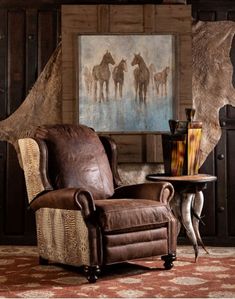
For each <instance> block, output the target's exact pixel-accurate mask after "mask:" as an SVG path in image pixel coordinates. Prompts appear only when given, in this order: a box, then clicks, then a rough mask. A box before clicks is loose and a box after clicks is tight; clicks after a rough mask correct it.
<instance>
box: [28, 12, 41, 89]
mask: <svg viewBox="0 0 235 299" xmlns="http://www.w3.org/2000/svg"><path fill="white" fill-rule="evenodd" d="M37 25H38V14H37V10H36V9H28V10H27V11H26V41H25V43H26V66H25V67H26V78H25V81H26V82H25V87H26V92H27V91H29V90H30V88H31V87H32V86H33V84H34V82H35V81H36V79H37V63H38V57H37V46H38V45H37V39H38V31H37V29H38V28H37Z"/></svg>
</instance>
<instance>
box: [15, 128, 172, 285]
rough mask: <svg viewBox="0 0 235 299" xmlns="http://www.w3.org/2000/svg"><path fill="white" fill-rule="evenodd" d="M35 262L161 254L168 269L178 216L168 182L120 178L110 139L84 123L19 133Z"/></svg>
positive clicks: (83, 262) (93, 276)
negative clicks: (131, 182) (129, 182)
mask: <svg viewBox="0 0 235 299" xmlns="http://www.w3.org/2000/svg"><path fill="white" fill-rule="evenodd" d="M19 146H20V151H21V157H22V163H23V168H24V173H25V180H26V187H27V192H28V198H29V203H30V207H31V208H32V209H33V210H34V211H35V212H36V213H35V215H36V226H37V240H38V250H39V257H40V263H41V264H45V263H47V262H48V261H49V260H50V261H54V262H60V263H63V264H69V265H76V266H84V269H85V272H86V275H87V279H88V281H90V282H95V281H96V280H97V273H98V272H99V271H100V266H104V265H107V264H112V263H118V262H123V261H127V260H132V259H138V258H144V257H150V256H161V257H162V259H163V260H164V266H165V268H166V269H171V268H172V266H173V261H174V259H175V255H176V237H177V233H176V220H175V218H174V216H173V215H172V213H171V210H170V207H169V201H170V200H171V198H172V196H173V193H174V190H173V187H172V185H171V184H169V183H167V182H166V183H164V182H161V183H160V182H159V183H145V184H138V185H129V186H121V181H120V178H119V176H118V172H117V153H116V145H115V143H114V142H113V141H112V140H111V139H109V138H106V137H100V138H99V137H98V135H97V134H96V133H95V132H94V131H93V130H92V129H90V128H88V127H86V126H82V125H80V126H76V125H53V126H44V127H40V128H38V129H37V131H36V134H35V138H25V139H20V140H19Z"/></svg>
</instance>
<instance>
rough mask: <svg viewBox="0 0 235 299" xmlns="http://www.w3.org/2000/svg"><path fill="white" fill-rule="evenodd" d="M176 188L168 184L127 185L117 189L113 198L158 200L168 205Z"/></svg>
mask: <svg viewBox="0 0 235 299" xmlns="http://www.w3.org/2000/svg"><path fill="white" fill-rule="evenodd" d="M173 195H174V188H173V186H172V184H171V183H168V182H156V183H143V184H136V185H127V186H122V187H119V188H117V189H115V192H114V195H113V196H112V198H137V199H138V198H139V199H151V200H158V201H160V202H162V203H164V204H168V203H169V202H170V200H171V199H172V198H173Z"/></svg>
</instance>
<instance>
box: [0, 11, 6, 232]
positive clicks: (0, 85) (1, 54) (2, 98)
mask: <svg viewBox="0 0 235 299" xmlns="http://www.w3.org/2000/svg"><path fill="white" fill-rule="evenodd" d="M6 74H7V11H6V10H3V9H1V10H0V120H2V119H4V118H6V116H7V92H6V91H7V76H6ZM5 189H6V142H0V235H2V234H3V227H4V222H3V215H4V202H5V199H6V193H5V191H6V190H5Z"/></svg>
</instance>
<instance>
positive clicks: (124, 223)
mask: <svg viewBox="0 0 235 299" xmlns="http://www.w3.org/2000/svg"><path fill="white" fill-rule="evenodd" d="M95 205H96V213H97V221H98V223H99V225H100V226H101V228H102V230H103V231H105V232H114V231H116V232H121V231H123V232H124V231H138V230H142V229H148V228H153V227H159V226H166V223H167V222H169V221H170V220H171V218H172V214H171V212H170V208H169V207H168V206H167V205H164V204H163V203H161V202H158V201H155V200H148V199H129V198H128V199H126V198H124V199H104V200H96V201H95Z"/></svg>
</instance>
